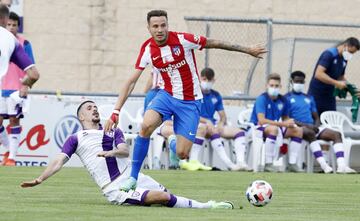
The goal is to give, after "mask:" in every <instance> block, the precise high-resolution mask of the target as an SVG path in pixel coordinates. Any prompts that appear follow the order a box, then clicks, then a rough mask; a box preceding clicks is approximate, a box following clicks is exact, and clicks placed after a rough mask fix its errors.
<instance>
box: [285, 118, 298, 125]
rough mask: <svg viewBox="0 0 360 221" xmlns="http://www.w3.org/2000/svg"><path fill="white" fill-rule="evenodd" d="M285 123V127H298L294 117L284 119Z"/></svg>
mask: <svg viewBox="0 0 360 221" xmlns="http://www.w3.org/2000/svg"><path fill="white" fill-rule="evenodd" d="M284 125H285V127H297V125H296V123H295V121H294V119H291V118H290V119H287V120H286V121H284Z"/></svg>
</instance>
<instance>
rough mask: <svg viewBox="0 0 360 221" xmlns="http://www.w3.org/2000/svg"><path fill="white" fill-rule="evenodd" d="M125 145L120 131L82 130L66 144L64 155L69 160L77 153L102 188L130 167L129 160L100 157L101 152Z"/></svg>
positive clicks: (63, 150)
mask: <svg viewBox="0 0 360 221" xmlns="http://www.w3.org/2000/svg"><path fill="white" fill-rule="evenodd" d="M122 143H125V139H124V135H123V133H122V132H121V130H120V129H118V128H117V129H115V131H111V132H109V133H104V130H95V129H93V130H81V131H79V132H77V133H75V134H73V135H71V136H70V137H69V138H68V139H67V140H66V142H65V144H64V146H63V149H62V153H64V154H65V155H66V156H68V157H69V158H70V157H71V156H72V155H73V154H74V153H75V154H76V155H78V156H79V158H80V160H81V162H82V163H83V164H84V166H85V167H86V169H87V170H88V171H89V173H90V175H91V176H92V178H93V179H94V180H95V182H96V183H97V184H98V186H99V187H100V188H103V187H104V186H105V185H107V184H109V183H110V182H112V181H113V180H115V179H116V178H117V177H118V176H120V174H121V173H122V172H123V171H124V170H125V169H126V168H127V167H129V166H130V160H129V159H128V158H117V157H107V158H103V157H98V156H97V154H98V153H100V152H101V151H110V150H113V149H114V148H116V147H117V145H119V144H122Z"/></svg>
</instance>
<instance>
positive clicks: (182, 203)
mask: <svg viewBox="0 0 360 221" xmlns="http://www.w3.org/2000/svg"><path fill="white" fill-rule="evenodd" d="M166 206H167V207H174V208H196V209H207V208H210V205H209V204H208V203H201V202H198V201H196V200H192V199H187V198H185V197H182V196H175V195H173V194H170V200H169V202H168V203H167V204H166Z"/></svg>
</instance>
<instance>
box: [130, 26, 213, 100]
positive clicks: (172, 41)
mask: <svg viewBox="0 0 360 221" xmlns="http://www.w3.org/2000/svg"><path fill="white" fill-rule="evenodd" d="M205 45H206V38H205V37H203V36H195V35H193V34H189V33H180V32H169V35H168V40H167V42H166V44H164V45H162V46H158V45H157V44H156V43H155V41H154V40H153V38H150V39H148V40H147V41H145V42H144V44H143V45H142V47H141V50H140V54H139V56H138V59H137V62H136V64H135V68H136V69H140V70H144V69H145V67H146V66H147V65H151V66H152V67H153V69H152V71H153V72H154V74H159V75H160V77H161V80H162V81H163V83H164V84H163V85H161V89H164V90H166V91H167V92H168V93H170V94H171V95H172V96H173V97H174V98H177V99H180V100H199V99H202V97H203V96H202V93H201V88H200V81H199V75H198V71H197V67H196V61H195V54H194V49H199V50H201V49H203V48H204V46H205Z"/></svg>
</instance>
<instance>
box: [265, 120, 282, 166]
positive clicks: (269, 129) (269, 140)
mask: <svg viewBox="0 0 360 221" xmlns="http://www.w3.org/2000/svg"><path fill="white" fill-rule="evenodd" d="M278 132H279V128H278V127H277V126H274V125H267V126H266V127H265V129H264V135H265V137H266V138H265V168H264V171H266V172H276V169H275V168H274V167H273V161H274V157H275V145H276V138H277V135H278Z"/></svg>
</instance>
